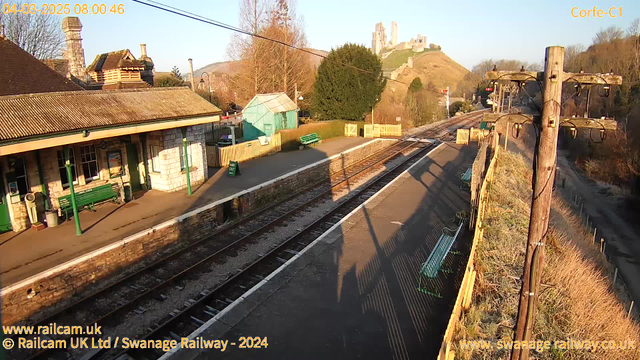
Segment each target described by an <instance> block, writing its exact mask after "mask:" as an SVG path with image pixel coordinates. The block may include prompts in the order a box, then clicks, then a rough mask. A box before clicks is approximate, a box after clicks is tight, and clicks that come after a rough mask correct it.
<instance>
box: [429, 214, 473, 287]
mask: <svg viewBox="0 0 640 360" xmlns="http://www.w3.org/2000/svg"><path fill="white" fill-rule="evenodd" d="M463 226H464V221H461V222H460V225H459V226H458V228H457V229H456V230H452V229H449V228H446V227H445V228H444V229H442V235H440V238H439V239H438V242H437V243H436V246H435V247H434V248H433V251H431V254H429V257H428V258H427V261H425V262H424V263H423V264H422V266H421V267H420V272H419V273H418V291H420V292H423V293H426V294H429V295H433V296H435V297H438V298H442V295H441V294H440V293H439V292H437V290H435V289H429V288H427V285H428V284H429V283H430V282H431V281H432V280H433V279H435V278H436V277H438V273H439V272H440V271H441V267H442V262H443V261H444V259H445V258H446V257H447V255H448V254H449V252H450V251H451V246H453V243H454V242H455V241H456V239H457V238H458V236H459V235H460V233H461V232H462V228H463ZM448 272H450V270H449V271H448Z"/></svg>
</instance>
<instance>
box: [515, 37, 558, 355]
mask: <svg viewBox="0 0 640 360" xmlns="http://www.w3.org/2000/svg"><path fill="white" fill-rule="evenodd" d="M563 67H564V48H563V47H561V46H551V47H548V48H547V51H546V55H545V65H544V87H543V89H544V96H543V99H544V100H543V106H542V117H541V118H540V120H539V125H540V127H539V129H540V135H539V138H538V141H537V146H536V149H535V152H536V158H535V159H536V161H535V163H534V164H533V166H534V169H533V196H532V198H531V215H530V216H529V235H528V241H527V251H526V255H525V263H524V272H523V275H522V290H521V292H520V305H519V306H518V319H517V322H516V333H515V339H522V340H524V341H528V340H530V338H531V330H532V329H533V322H534V315H535V309H536V306H537V303H538V295H539V294H538V289H539V287H540V277H541V275H542V265H543V264H544V244H545V240H546V235H547V231H548V229H549V213H550V211H551V190H552V188H553V178H554V177H555V175H556V174H555V171H556V158H557V154H556V151H557V145H558V129H559V128H560V125H559V123H560V106H561V105H560V104H561V102H562V72H563V71H562V69H563ZM528 353H529V351H528V349H514V350H513V351H512V353H511V359H512V360H513V359H527V358H528V355H529V354H528Z"/></svg>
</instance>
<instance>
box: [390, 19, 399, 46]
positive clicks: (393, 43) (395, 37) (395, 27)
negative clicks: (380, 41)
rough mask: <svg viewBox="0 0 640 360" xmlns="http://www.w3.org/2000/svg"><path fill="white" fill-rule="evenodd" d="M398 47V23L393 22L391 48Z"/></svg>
mask: <svg viewBox="0 0 640 360" xmlns="http://www.w3.org/2000/svg"><path fill="white" fill-rule="evenodd" d="M396 45H398V23H397V22H395V21H392V22H391V47H395V46H396Z"/></svg>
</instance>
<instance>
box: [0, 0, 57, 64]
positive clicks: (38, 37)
mask: <svg viewBox="0 0 640 360" xmlns="http://www.w3.org/2000/svg"><path fill="white" fill-rule="evenodd" d="M4 4H8V5H9V6H10V7H11V8H13V6H14V5H15V7H16V9H22V7H23V5H25V4H26V3H24V2H22V1H18V2H7V1H5V0H0V9H1V8H2V7H3V5H4ZM0 24H3V25H4V26H5V36H6V37H7V39H9V40H11V41H12V42H14V43H15V44H16V45H18V46H19V47H20V48H22V49H23V50H25V51H26V52H28V53H30V54H31V55H33V56H35V57H36V58H38V59H41V60H42V59H52V58H56V57H60V56H61V55H62V49H63V46H64V33H63V32H62V27H61V25H60V21H59V19H58V17H56V16H53V15H44V14H42V13H40V12H39V13H36V14H23V13H21V12H16V13H15V14H14V13H10V14H4V12H2V11H0Z"/></svg>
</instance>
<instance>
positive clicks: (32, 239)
mask: <svg viewBox="0 0 640 360" xmlns="http://www.w3.org/2000/svg"><path fill="white" fill-rule="evenodd" d="M369 141H371V139H364V138H344V137H341V138H335V139H328V140H325V141H323V143H322V144H318V145H317V146H314V147H313V148H309V149H305V150H302V151H292V152H283V153H278V154H275V155H272V156H267V157H263V158H258V159H254V160H249V161H246V162H243V163H241V164H240V170H241V173H242V175H241V176H238V177H233V178H232V177H228V176H227V175H226V169H215V168H211V169H209V170H210V173H209V176H210V178H209V179H208V180H207V182H206V183H204V184H202V185H201V186H199V187H198V188H195V189H194V194H193V195H192V196H191V197H187V195H186V190H184V191H180V192H175V193H163V192H159V191H154V190H151V191H148V192H146V193H139V194H137V195H138V198H137V199H136V200H134V201H131V202H129V203H127V204H125V205H115V204H111V203H107V204H104V205H101V206H99V207H98V208H97V211H96V212H90V211H82V212H81V213H80V214H79V218H80V223H81V225H82V229H83V231H84V234H83V235H81V236H76V235H75V227H74V222H73V221H67V222H65V223H64V224H62V225H60V226H58V227H54V228H49V229H45V230H43V231H39V232H36V231H34V230H27V231H24V232H22V233H18V234H16V233H13V232H8V233H4V234H2V235H0V288H4V287H6V286H9V285H11V284H14V283H16V282H19V281H21V280H23V279H26V278H28V277H30V276H32V275H34V274H37V273H40V272H42V271H45V270H47V269H50V268H52V267H54V266H56V265H59V264H61V263H64V262H66V261H68V260H71V259H74V258H76V257H79V256H81V255H83V254H86V253H88V252H91V251H93V250H95V249H98V248H101V247H103V246H106V245H108V244H111V243H113V242H116V241H119V240H122V239H123V238H125V237H127V236H130V235H132V234H135V233H137V232H139V231H141V230H144V229H147V228H149V227H151V226H153V225H156V224H158V223H161V222H163V221H166V220H168V219H171V218H173V217H176V216H179V215H181V214H184V213H186V212H189V211H191V210H193V209H197V208H199V207H201V206H203V205H205V204H209V203H211V202H214V201H217V200H220V199H224V198H226V197H228V196H231V195H233V194H235V193H238V192H240V191H244V190H247V189H250V188H252V187H254V186H256V185H259V184H262V183H264V182H268V181H270V180H272V179H275V178H277V177H280V176H283V175H285V174H287V173H290V172H292V171H295V170H297V169H300V168H302V167H305V166H307V165H310V164H313V163H315V162H318V161H322V160H323V159H327V158H329V157H331V156H333V155H336V154H339V153H341V152H343V151H345V150H348V149H351V148H354V147H356V146H359V145H361V144H364V143H367V142H369ZM212 171H213V172H212Z"/></svg>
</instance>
